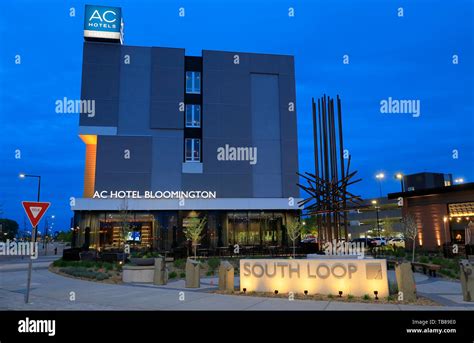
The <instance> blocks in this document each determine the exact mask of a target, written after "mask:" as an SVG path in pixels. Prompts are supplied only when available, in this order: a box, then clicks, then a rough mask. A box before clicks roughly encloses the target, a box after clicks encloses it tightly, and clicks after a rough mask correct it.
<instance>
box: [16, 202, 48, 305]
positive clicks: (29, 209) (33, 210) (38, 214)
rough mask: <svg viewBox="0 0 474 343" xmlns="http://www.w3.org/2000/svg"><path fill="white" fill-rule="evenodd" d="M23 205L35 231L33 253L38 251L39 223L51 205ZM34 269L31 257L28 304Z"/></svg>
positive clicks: (44, 203) (32, 238) (46, 203)
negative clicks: (37, 234) (37, 235)
mask: <svg viewBox="0 0 474 343" xmlns="http://www.w3.org/2000/svg"><path fill="white" fill-rule="evenodd" d="M21 204H22V205H23V208H24V209H25V212H26V215H27V216H28V219H29V220H30V223H31V226H32V227H33V230H32V232H31V241H32V243H33V247H32V248H33V251H32V252H33V253H34V252H35V249H36V244H35V243H36V233H37V231H38V230H37V228H38V223H39V222H40V220H41V218H42V217H43V216H44V214H45V213H46V211H47V210H48V208H49V206H50V205H51V203H50V202H39V201H22V202H21ZM32 269H33V261H32V259H31V256H30V262H29V263H28V281H27V285H26V297H25V303H26V304H27V303H28V301H29V300H30V287H31V271H32Z"/></svg>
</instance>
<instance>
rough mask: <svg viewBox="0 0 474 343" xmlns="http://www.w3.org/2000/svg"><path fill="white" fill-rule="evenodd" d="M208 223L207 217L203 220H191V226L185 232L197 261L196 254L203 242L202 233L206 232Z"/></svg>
mask: <svg viewBox="0 0 474 343" xmlns="http://www.w3.org/2000/svg"><path fill="white" fill-rule="evenodd" d="M206 222H207V218H206V217H204V218H202V219H199V218H189V225H188V227H187V228H186V229H185V230H184V235H185V236H186V238H187V239H188V240H190V241H191V243H192V246H193V251H194V258H195V259H196V255H197V254H196V251H197V245H198V244H199V241H200V240H201V234H202V231H203V230H204V227H205V225H206Z"/></svg>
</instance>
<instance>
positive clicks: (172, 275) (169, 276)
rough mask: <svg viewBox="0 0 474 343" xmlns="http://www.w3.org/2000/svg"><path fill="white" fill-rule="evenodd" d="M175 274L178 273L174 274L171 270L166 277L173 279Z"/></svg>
mask: <svg viewBox="0 0 474 343" xmlns="http://www.w3.org/2000/svg"><path fill="white" fill-rule="evenodd" d="M177 276H178V274H176V272H171V273H169V275H168V278H169V279H175V278H176V277H177Z"/></svg>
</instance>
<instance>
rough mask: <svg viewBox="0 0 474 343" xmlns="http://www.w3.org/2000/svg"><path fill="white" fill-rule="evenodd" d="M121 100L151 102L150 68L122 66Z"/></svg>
mask: <svg viewBox="0 0 474 343" xmlns="http://www.w3.org/2000/svg"><path fill="white" fill-rule="evenodd" d="M120 100H121V101H122V100H124V101H150V69H149V68H146V67H131V66H122V69H121V74H120ZM147 116H148V114H147Z"/></svg>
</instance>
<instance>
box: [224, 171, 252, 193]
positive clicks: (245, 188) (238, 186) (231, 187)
mask: <svg viewBox="0 0 474 343" xmlns="http://www.w3.org/2000/svg"><path fill="white" fill-rule="evenodd" d="M220 178H221V190H220V195H218V196H219V197H221V198H252V197H253V189H252V185H253V181H252V174H222V175H221V177H220Z"/></svg>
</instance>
